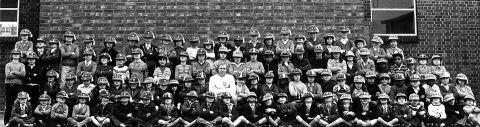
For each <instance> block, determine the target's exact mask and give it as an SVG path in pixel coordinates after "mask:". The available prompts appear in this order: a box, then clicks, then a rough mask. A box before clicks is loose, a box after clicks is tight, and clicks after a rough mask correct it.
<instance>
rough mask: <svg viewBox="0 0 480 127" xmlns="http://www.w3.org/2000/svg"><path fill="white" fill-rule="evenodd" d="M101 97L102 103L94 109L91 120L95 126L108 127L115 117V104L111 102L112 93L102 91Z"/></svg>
mask: <svg viewBox="0 0 480 127" xmlns="http://www.w3.org/2000/svg"><path fill="white" fill-rule="evenodd" d="M99 95H100V100H101V101H100V103H99V104H97V105H96V106H95V107H94V108H93V110H92V116H91V117H90V119H92V123H93V124H94V125H95V126H98V127H102V126H108V125H110V124H111V121H110V117H111V116H112V115H113V104H112V103H113V102H111V101H110V93H109V92H108V91H107V90H104V89H103V90H100V92H99Z"/></svg>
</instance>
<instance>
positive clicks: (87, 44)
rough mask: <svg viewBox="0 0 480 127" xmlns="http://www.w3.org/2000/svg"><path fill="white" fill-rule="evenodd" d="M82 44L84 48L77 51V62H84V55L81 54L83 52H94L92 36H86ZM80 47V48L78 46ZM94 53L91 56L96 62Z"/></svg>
mask: <svg viewBox="0 0 480 127" xmlns="http://www.w3.org/2000/svg"><path fill="white" fill-rule="evenodd" d="M83 44H84V47H83V48H82V49H80V51H79V57H78V60H79V61H84V60H85V59H84V55H83V53H84V52H85V50H94V49H93V46H94V45H95V39H94V37H93V36H92V35H86V36H85V38H84V40H83ZM79 47H80V46H79ZM96 54H97V53H96V51H95V52H94V53H93V54H92V58H93V60H97V59H96V58H97V55H96Z"/></svg>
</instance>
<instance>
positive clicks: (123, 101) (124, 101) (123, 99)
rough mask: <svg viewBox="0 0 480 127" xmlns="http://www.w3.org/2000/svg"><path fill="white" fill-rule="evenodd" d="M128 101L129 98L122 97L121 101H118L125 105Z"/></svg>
mask: <svg viewBox="0 0 480 127" xmlns="http://www.w3.org/2000/svg"><path fill="white" fill-rule="evenodd" d="M128 100H130V98H127V97H122V99H120V101H121V102H122V103H127V102H128Z"/></svg>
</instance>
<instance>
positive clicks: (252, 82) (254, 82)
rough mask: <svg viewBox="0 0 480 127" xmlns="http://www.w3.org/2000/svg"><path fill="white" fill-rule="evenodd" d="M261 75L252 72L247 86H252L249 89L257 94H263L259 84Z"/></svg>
mask: <svg viewBox="0 0 480 127" xmlns="http://www.w3.org/2000/svg"><path fill="white" fill-rule="evenodd" d="M259 80H260V77H259V76H258V75H257V74H250V75H249V76H248V84H247V86H250V87H249V88H248V89H249V90H250V92H254V93H255V94H257V95H261V93H260V92H261V89H260V86H261V84H259Z"/></svg>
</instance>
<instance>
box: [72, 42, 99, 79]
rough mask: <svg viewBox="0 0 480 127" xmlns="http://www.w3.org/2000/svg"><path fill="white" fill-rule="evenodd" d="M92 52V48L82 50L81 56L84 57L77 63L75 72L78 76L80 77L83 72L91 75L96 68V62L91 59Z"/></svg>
mask: <svg viewBox="0 0 480 127" xmlns="http://www.w3.org/2000/svg"><path fill="white" fill-rule="evenodd" d="M93 52H94V51H93V49H90V50H85V51H84V53H83V55H84V56H83V57H84V58H85V60H84V61H82V62H80V63H78V65H77V71H76V73H75V74H77V76H78V77H81V76H83V75H84V74H90V75H93V74H94V73H95V71H96V69H97V62H95V61H93V59H92V55H93Z"/></svg>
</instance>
